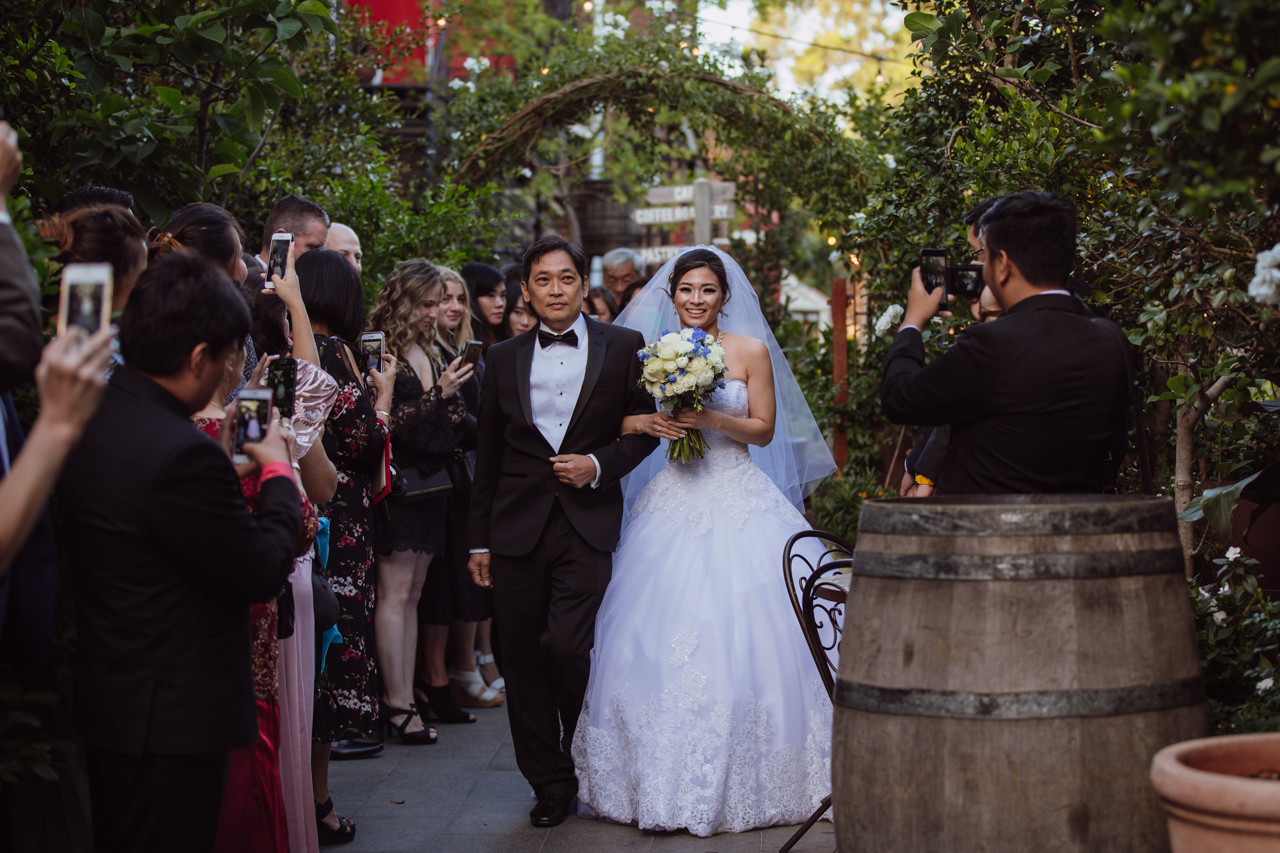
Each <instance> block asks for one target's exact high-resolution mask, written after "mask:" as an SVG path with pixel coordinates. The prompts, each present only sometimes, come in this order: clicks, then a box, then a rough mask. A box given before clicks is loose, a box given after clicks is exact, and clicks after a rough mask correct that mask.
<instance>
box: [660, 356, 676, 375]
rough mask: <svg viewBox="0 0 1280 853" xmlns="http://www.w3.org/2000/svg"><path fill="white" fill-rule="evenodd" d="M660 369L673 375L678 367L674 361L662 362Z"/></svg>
mask: <svg viewBox="0 0 1280 853" xmlns="http://www.w3.org/2000/svg"><path fill="white" fill-rule="evenodd" d="M662 369H663V370H665V371H666V372H667V373H675V372H676V371H677V370H679V367H678V366H677V365H676V362H675V359H672V360H670V361H664V362H662Z"/></svg>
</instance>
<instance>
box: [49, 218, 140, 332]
mask: <svg viewBox="0 0 1280 853" xmlns="http://www.w3.org/2000/svg"><path fill="white" fill-rule="evenodd" d="M37 227H38V228H39V231H40V236H41V237H42V238H44V239H45V240H49V241H51V242H52V243H53V244H54V246H55V247H56V248H57V250H58V254H57V255H55V256H54V260H55V261H57V262H58V263H60V264H93V263H109V264H111V273H112V279H113V280H112V289H111V310H112V311H113V312H114V311H122V310H124V306H125V303H126V302H128V301H129V294H130V293H131V292H132V291H133V285H134V283H135V282H136V281H137V280H138V276H139V275H141V274H142V271H143V270H144V269H146V268H147V242H146V239H145V236H146V232H145V231H144V230H143V228H142V225H141V223H139V222H138V220H137V219H136V218H135V217H134V215H133V214H132V213H130V212H129V211H128V210H126V209H125V208H123V207H119V206H117V205H111V204H109V205H105V206H102V207H81V208H77V209H75V210H73V211H71V212H70V213H68V214H66V215H65V216H55V217H53V218H52V219H46V220H43V221H42V222H40V223H39V224H38V226H37Z"/></svg>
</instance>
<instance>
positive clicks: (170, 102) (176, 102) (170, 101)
mask: <svg viewBox="0 0 1280 853" xmlns="http://www.w3.org/2000/svg"><path fill="white" fill-rule="evenodd" d="M151 91H153V92H155V93H156V95H157V97H159V98H160V100H161V101H163V102H164V105H165V106H166V107H168V108H169V109H170V110H172V111H173V112H175V113H177V112H182V93H181V92H179V91H178V90H177V89H172V88H170V87H168V86H155V87H153V88H152V90H151Z"/></svg>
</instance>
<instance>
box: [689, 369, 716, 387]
mask: <svg viewBox="0 0 1280 853" xmlns="http://www.w3.org/2000/svg"><path fill="white" fill-rule="evenodd" d="M694 376H696V377H697V378H698V385H700V386H702V387H703V388H706V387H708V386H710V385H711V384H713V383H714V382H715V381H716V372H715V371H714V370H712V369H711V365H709V364H705V363H704V364H702V365H700V366H699V367H698V369H697V370H695V371H694Z"/></svg>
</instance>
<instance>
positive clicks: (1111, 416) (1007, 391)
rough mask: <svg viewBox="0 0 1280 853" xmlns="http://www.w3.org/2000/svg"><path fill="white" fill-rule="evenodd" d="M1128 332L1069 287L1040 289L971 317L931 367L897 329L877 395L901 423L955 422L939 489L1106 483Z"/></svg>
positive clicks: (1124, 397) (1121, 430)
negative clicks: (996, 315) (989, 317)
mask: <svg viewBox="0 0 1280 853" xmlns="http://www.w3.org/2000/svg"><path fill="white" fill-rule="evenodd" d="M1128 358H1129V356H1128V352H1127V347H1126V342H1125V339H1124V335H1123V334H1122V333H1121V332H1120V330H1119V329H1118V328H1117V327H1116V326H1115V324H1113V323H1110V322H1108V321H1105V320H1095V319H1093V318H1092V316H1091V314H1090V312H1089V311H1088V310H1087V309H1086V308H1085V307H1084V306H1083V305H1081V304H1080V302H1079V301H1078V300H1077V299H1076V298H1075V297H1072V296H1062V295H1044V296H1032V297H1030V298H1027V299H1024V300H1023V301H1021V302H1019V303H1018V304H1017V305H1015V306H1013V308H1011V309H1009V310H1008V311H1006V312H1005V313H1004V316H1002V317H1001V318H1000V319H999V320H997V321H995V322H994V323H981V324H974V325H972V326H969V327H968V328H966V329H965V330H964V331H963V332H961V333H960V335H959V336H958V338H957V339H956V342H955V344H954V345H953V346H952V347H951V348H950V349H949V350H948V351H947V352H946V353H944V354H943V355H942V356H940V357H939V358H937V359H934V360H933V361H932V362H930V363H929V364H928V365H927V366H926V365H925V359H924V343H923V341H922V339H921V337H920V333H919V332H918V331H916V330H914V329H906V330H904V331H901V332H899V333H898V336H897V337H896V338H895V339H894V341H893V346H891V347H890V348H889V355H888V357H887V359H886V360H885V366H884V376H883V378H882V380H881V384H880V402H881V405H882V407H883V409H884V413H885V415H886V416H887V417H888V418H889V420H891V421H893V422H894V423H898V424H911V425H921V426H940V425H942V424H951V425H952V426H951V443H950V447H949V450H948V452H947V455H946V458H945V460H944V461H943V463H942V467H941V470H940V471H939V472H938V477H937V483H938V493H939V494H1037V493H1055V492H1100V491H1102V489H1103V487H1104V484H1105V483H1106V481H1107V470H1108V466H1110V465H1116V464H1118V463H1119V459H1120V457H1121V456H1123V453H1124V447H1125V443H1126V438H1127V428H1126V427H1127V423H1128V421H1127V405H1126V404H1127V401H1128V366H1127V365H1128Z"/></svg>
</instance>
